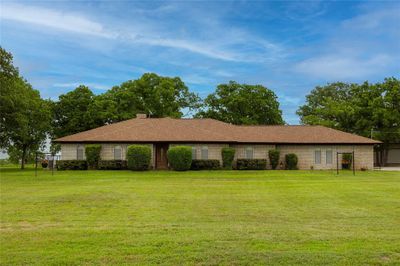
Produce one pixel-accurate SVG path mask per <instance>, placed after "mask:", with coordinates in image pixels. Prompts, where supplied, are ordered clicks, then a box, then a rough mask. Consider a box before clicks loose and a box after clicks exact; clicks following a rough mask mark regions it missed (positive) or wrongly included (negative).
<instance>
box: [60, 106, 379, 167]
mask: <svg viewBox="0 0 400 266" xmlns="http://www.w3.org/2000/svg"><path fill="white" fill-rule="evenodd" d="M55 142H57V143H59V144H61V159H62V160H84V159H85V151H84V145H85V144H89V143H96V144H101V145H102V150H101V158H102V160H125V159H126V149H127V146H128V145H131V144H142V145H149V146H150V147H151V150H152V167H153V168H155V169H166V168H168V161H167V156H166V152H167V150H168V148H169V147H172V146H174V145H189V146H191V147H192V156H193V159H217V160H220V161H221V160H222V158H221V149H222V148H223V147H228V146H230V147H233V148H235V150H236V154H235V157H236V158H235V159H238V158H247V159H267V160H268V150H270V149H278V150H280V151H281V161H284V156H285V154H288V153H295V154H296V155H297V156H298V159H299V161H298V167H299V169H310V168H313V169H336V156H337V152H354V157H355V158H354V161H355V168H356V169H360V168H362V167H363V168H367V169H372V168H373V163H374V153H373V147H374V145H375V144H379V143H380V142H379V141H375V140H372V139H369V138H365V137H361V136H357V135H354V134H350V133H346V132H342V131H339V130H335V129H331V128H327V127H323V126H287V125H284V126H238V125H231V124H227V123H224V122H221V121H217V120H214V119H173V118H146V115H140V114H139V115H137V117H136V118H134V119H130V120H126V121H122V122H118V123H114V124H110V125H106V126H102V127H99V128H95V129H91V130H88V131H84V132H81V133H77V134H74V135H70V136H66V137H62V138H59V139H56V140H55ZM340 159H341V155H339V160H340Z"/></svg>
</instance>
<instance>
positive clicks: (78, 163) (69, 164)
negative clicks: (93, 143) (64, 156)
mask: <svg viewBox="0 0 400 266" xmlns="http://www.w3.org/2000/svg"><path fill="white" fill-rule="evenodd" d="M56 166H57V170H87V168H88V166H87V162H86V161H84V160H60V161H57V163H56Z"/></svg>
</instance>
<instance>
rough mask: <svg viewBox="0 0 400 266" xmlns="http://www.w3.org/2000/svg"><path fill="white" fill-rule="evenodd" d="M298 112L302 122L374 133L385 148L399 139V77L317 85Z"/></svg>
mask: <svg viewBox="0 0 400 266" xmlns="http://www.w3.org/2000/svg"><path fill="white" fill-rule="evenodd" d="M297 114H298V115H299V116H300V119H301V122H302V123H303V124H309V125H325V126H329V127H332V128H336V129H340V130H344V131H347V132H350V133H356V134H358V135H362V136H365V137H370V136H371V135H372V137H373V138H375V139H378V140H381V141H382V142H384V145H382V148H383V149H384V150H385V147H386V145H387V144H388V143H393V142H399V141H400V80H398V79H396V78H386V79H385V80H384V82H382V83H376V84H370V83H368V82H364V83H363V84H345V83H332V84H328V85H326V86H322V87H320V86H318V87H316V88H315V89H314V90H312V91H311V93H310V94H309V95H307V96H306V103H305V104H304V105H303V106H300V108H299V110H298V111H297ZM385 156H386V155H384V158H385ZM384 160H385V159H384Z"/></svg>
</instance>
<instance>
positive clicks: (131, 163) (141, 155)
mask: <svg viewBox="0 0 400 266" xmlns="http://www.w3.org/2000/svg"><path fill="white" fill-rule="evenodd" d="M126 158H127V161H128V162H127V165H128V169H131V170H135V171H144V170H148V169H149V167H150V162H151V148H150V147H149V146H142V145H131V146H128V152H127V154H126Z"/></svg>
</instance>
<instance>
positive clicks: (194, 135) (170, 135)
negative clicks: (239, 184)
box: [55, 118, 380, 144]
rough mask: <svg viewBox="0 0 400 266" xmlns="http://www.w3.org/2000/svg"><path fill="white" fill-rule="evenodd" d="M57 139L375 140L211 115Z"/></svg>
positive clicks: (137, 123) (143, 122)
mask: <svg viewBox="0 0 400 266" xmlns="http://www.w3.org/2000/svg"><path fill="white" fill-rule="evenodd" d="M55 141H56V142H60V143H65V142H163V141H165V142H238V143H293V144H307V143H310V144H312V143H320V144H339V143H340V144H377V143H380V142H379V141H375V140H372V139H369V138H364V137H360V136H357V135H354V134H350V133H345V132H342V131H339V130H335V129H331V128H327V127H323V126H236V125H231V124H227V123H224V122H221V121H217V120H214V119H173V118H146V119H140V118H135V119H130V120H126V121H123V122H118V123H114V124H111V125H106V126H102V127H98V128H95V129H91V130H88V131H84V132H81V133H77V134H74V135H70V136H66V137H62V138H59V139H56V140H55Z"/></svg>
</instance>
